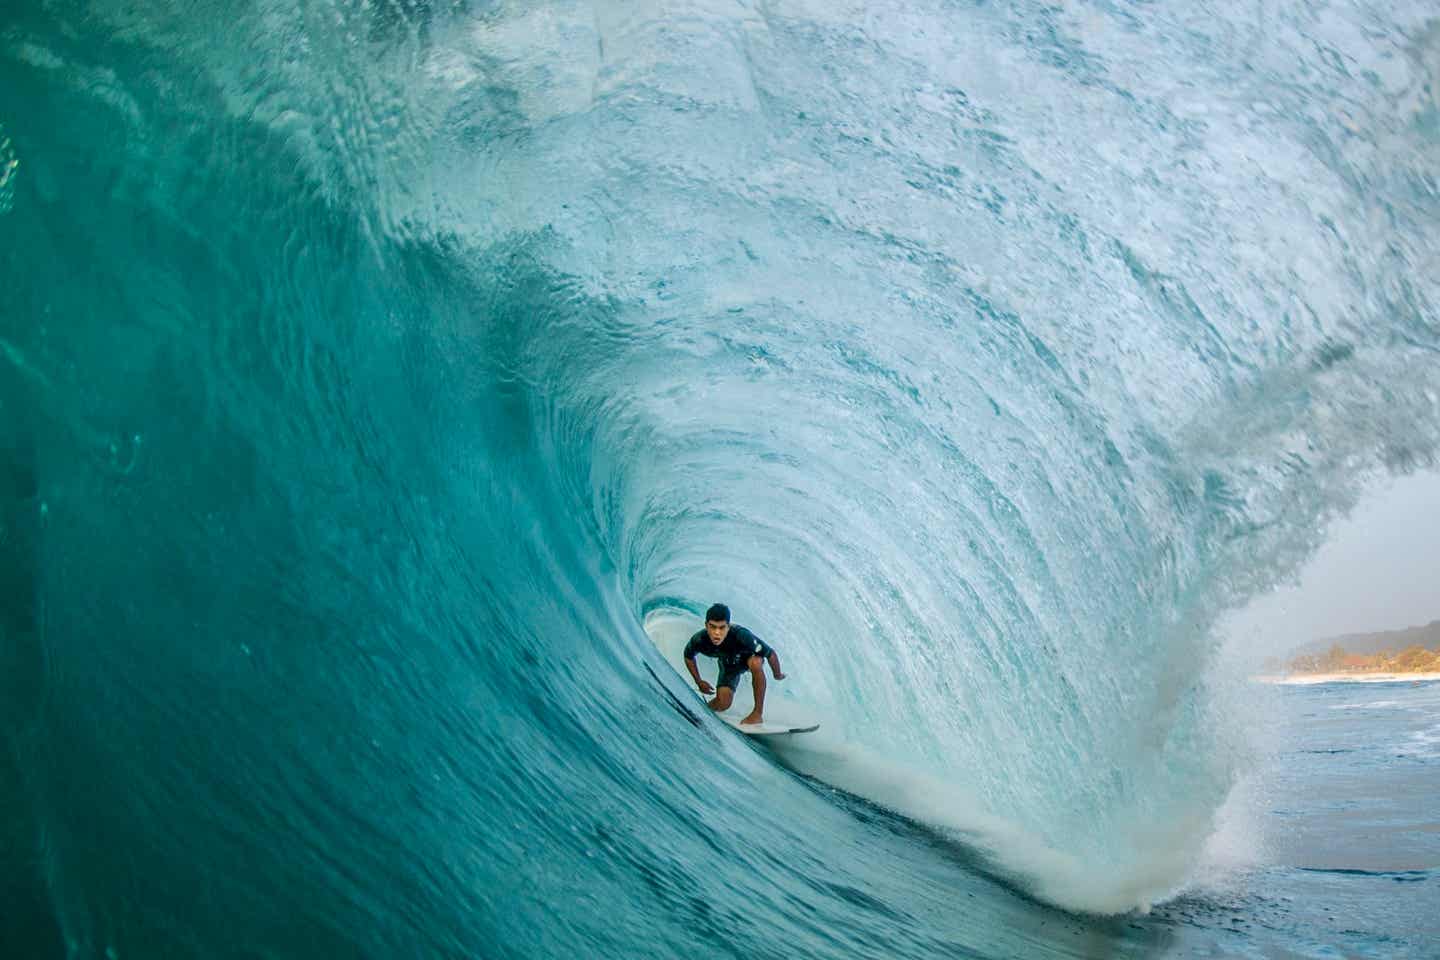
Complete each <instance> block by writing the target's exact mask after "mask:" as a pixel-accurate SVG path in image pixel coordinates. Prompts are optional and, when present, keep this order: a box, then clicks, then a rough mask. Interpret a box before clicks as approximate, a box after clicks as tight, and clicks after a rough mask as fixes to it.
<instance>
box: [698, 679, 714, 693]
mask: <svg viewBox="0 0 1440 960" xmlns="http://www.w3.org/2000/svg"><path fill="white" fill-rule="evenodd" d="M700 692H701V693H714V692H715V688H714V687H712V686H710V684H709V682H708V681H705V680H701V681H700Z"/></svg>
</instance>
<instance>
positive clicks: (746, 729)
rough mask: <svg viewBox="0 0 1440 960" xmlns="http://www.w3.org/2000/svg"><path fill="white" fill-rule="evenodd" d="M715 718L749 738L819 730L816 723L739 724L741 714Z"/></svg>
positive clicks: (767, 721) (767, 722)
mask: <svg viewBox="0 0 1440 960" xmlns="http://www.w3.org/2000/svg"><path fill="white" fill-rule="evenodd" d="M715 716H717V717H719V718H720V719H721V720H724V721H725V722H726V723H728V724H729V725H730V726H732V727H734V728H735V729H736V730H739V731H740V732H741V733H743V734H745V735H746V736H749V737H783V736H786V735H788V734H792V733H813V732H814V731H816V730H819V729H820V724H818V723H810V724H798V725H797V724H791V723H776V722H775V721H773V720H766V721H765V722H764V723H741V722H740V717H741V716H743V714H741V715H736V716H732V715H731V713H730V711H727V712H725V713H717V714H715Z"/></svg>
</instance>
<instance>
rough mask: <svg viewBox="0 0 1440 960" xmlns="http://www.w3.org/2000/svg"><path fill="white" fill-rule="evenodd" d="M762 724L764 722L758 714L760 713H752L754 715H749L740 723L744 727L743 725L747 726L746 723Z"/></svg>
mask: <svg viewBox="0 0 1440 960" xmlns="http://www.w3.org/2000/svg"><path fill="white" fill-rule="evenodd" d="M761 722H762V721H761V718H760V714H758V713H752V714H750V715H748V716H747V717H746V718H745V719H744V720H741V721H740V723H741V724H742V725H743V724H746V723H761Z"/></svg>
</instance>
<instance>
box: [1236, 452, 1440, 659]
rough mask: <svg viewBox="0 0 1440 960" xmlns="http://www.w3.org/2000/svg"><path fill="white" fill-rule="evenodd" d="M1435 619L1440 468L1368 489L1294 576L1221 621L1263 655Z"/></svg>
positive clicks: (1439, 584)
mask: <svg viewBox="0 0 1440 960" xmlns="http://www.w3.org/2000/svg"><path fill="white" fill-rule="evenodd" d="M1432 620H1440V473H1422V474H1415V475H1412V476H1409V477H1401V478H1399V479H1394V480H1390V481H1388V482H1386V483H1385V484H1383V485H1382V486H1379V487H1376V488H1374V489H1372V490H1371V491H1370V492H1369V493H1368V494H1367V496H1366V497H1365V498H1363V499H1362V500H1361V501H1360V503H1359V504H1358V505H1357V506H1356V507H1355V509H1354V510H1353V511H1352V512H1351V514H1350V516H1349V517H1347V518H1346V519H1344V520H1341V521H1338V522H1336V523H1335V524H1334V525H1333V526H1332V528H1331V531H1330V537H1329V539H1328V540H1327V541H1326V543H1325V545H1324V546H1322V547H1321V548H1320V550H1319V551H1317V552H1316V554H1315V556H1314V557H1312V558H1311V560H1310V563H1309V564H1307V565H1306V566H1305V567H1304V568H1303V569H1302V570H1301V571H1300V574H1299V581H1298V584H1296V585H1292V586H1288V587H1282V588H1280V589H1278V590H1275V591H1273V592H1271V593H1269V594H1266V595H1265V596H1262V597H1259V598H1257V599H1256V600H1255V601H1254V602H1252V603H1251V604H1250V605H1249V606H1248V607H1246V608H1245V609H1244V610H1243V611H1241V612H1240V613H1238V614H1236V615H1235V616H1233V617H1232V618H1231V619H1230V621H1229V622H1228V623H1227V624H1226V626H1225V633H1226V634H1227V635H1228V636H1229V637H1230V639H1231V641H1232V642H1238V643H1240V644H1241V645H1242V646H1244V647H1246V648H1249V649H1251V650H1260V651H1263V652H1264V653H1265V654H1282V655H1283V654H1285V653H1288V652H1289V651H1290V650H1292V649H1294V648H1295V647H1297V646H1299V645H1300V644H1302V643H1307V642H1309V641H1311V640H1317V639H1320V638H1322V637H1331V636H1336V635H1338V634H1344V633H1370V632H1376V631H1380V630H1398V629H1400V628H1402V627H1411V626H1418V625H1420V624H1424V623H1429V622H1430V621H1432Z"/></svg>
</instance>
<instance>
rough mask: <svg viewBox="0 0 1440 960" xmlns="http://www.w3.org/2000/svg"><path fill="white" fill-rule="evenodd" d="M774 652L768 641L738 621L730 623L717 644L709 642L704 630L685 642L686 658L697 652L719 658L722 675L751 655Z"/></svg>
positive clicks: (691, 658) (765, 654) (766, 654)
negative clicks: (726, 631) (728, 630)
mask: <svg viewBox="0 0 1440 960" xmlns="http://www.w3.org/2000/svg"><path fill="white" fill-rule="evenodd" d="M774 652H775V651H774V649H773V648H771V646H770V645H769V644H768V643H766V642H765V641H764V640H761V639H760V638H759V637H757V636H755V634H753V633H751V632H750V631H749V630H746V629H745V628H744V627H742V626H740V625H739V624H738V623H732V624H730V632H729V633H727V634H725V639H724V640H722V641H720V643H719V644H718V645H717V644H714V643H711V642H710V634H708V633H706V632H705V631H704V630H701V631H700V632H698V633H696V634H695V636H693V637H691V638H690V642H689V643H687V644H685V659H686V660H694V659H695V654H697V653H703V654H705V656H707V657H717V658H719V660H720V673H721V675H722V676H724V675H726V674H729V673H733V672H734V670H735V668H739V667H744V666H745V665H746V664H747V663H748V662H749V660H750V658H751V657H755V656H758V657H762V658H763V657H768V656H770V654H772V653H774Z"/></svg>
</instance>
